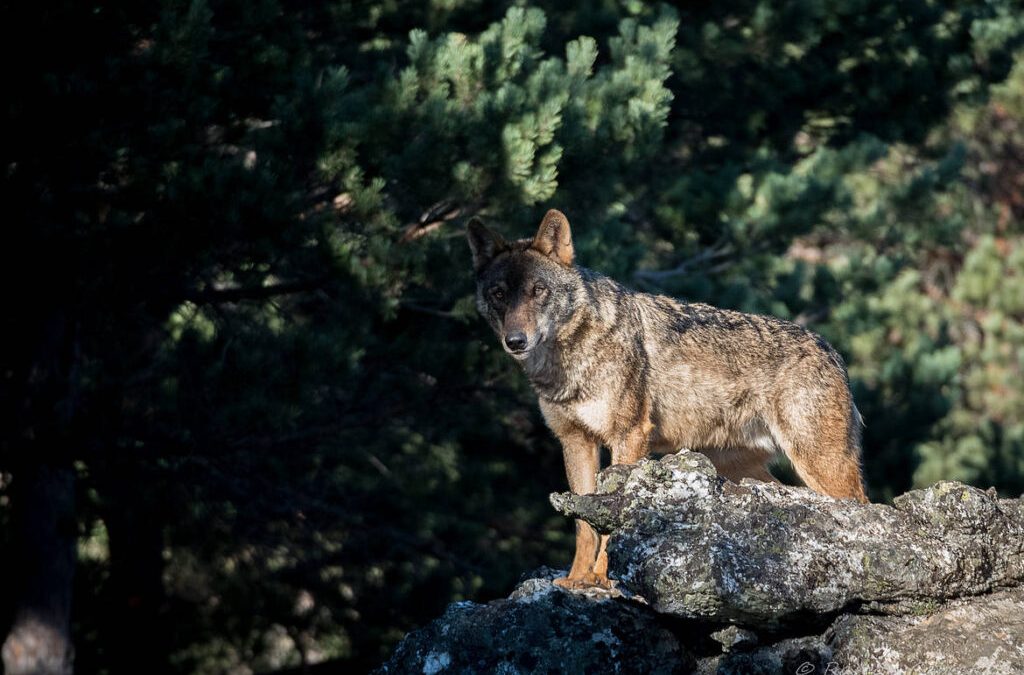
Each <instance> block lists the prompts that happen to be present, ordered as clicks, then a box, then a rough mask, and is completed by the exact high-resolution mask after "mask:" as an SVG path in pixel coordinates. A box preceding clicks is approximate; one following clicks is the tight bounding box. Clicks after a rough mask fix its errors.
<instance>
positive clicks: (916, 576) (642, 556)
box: [552, 451, 1024, 628]
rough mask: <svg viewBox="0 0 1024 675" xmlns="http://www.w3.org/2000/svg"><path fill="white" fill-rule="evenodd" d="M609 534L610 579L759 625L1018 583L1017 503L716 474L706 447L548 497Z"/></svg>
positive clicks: (662, 603)
mask: <svg viewBox="0 0 1024 675" xmlns="http://www.w3.org/2000/svg"><path fill="white" fill-rule="evenodd" d="M552 503H553V504H554V505H555V508H557V509H558V510H559V511H561V512H562V513H565V514H566V515H570V516H574V517H580V518H583V519H584V520H587V521H589V522H591V523H592V524H593V525H594V526H595V527H597V528H598V529H599V530H601V531H602V532H613V533H614V534H613V536H612V537H611V538H610V540H609V546H608V552H609V561H610V568H609V569H610V575H611V576H612V577H614V578H617V579H618V580H619V581H620V583H621V584H622V585H623V586H625V588H626V589H628V590H629V591H632V592H634V593H636V594H638V595H640V596H643V597H644V598H646V600H647V601H648V602H649V603H650V605H651V607H653V608H654V609H655V610H656V611H658V612H660V613H666V614H672V615H675V616H679V617H684V618H689V619H704V620H713V621H720V622H732V623H737V624H740V625H748V626H754V627H760V628H764V627H775V626H778V625H780V624H784V623H799V622H801V621H805V620H806V619H807V617H822V616H824V617H828V616H830V615H831V614H834V613H836V612H839V611H842V610H852V611H856V610H857V608H858V607H861V606H866V605H870V607H871V608H872V609H873V610H876V611H877V610H880V611H888V612H892V613H907V612H915V611H919V609H920V608H921V607H922V606H924V607H934V606H935V605H936V604H937V603H939V602H942V601H945V600H948V599H951V598H958V597H963V596H970V595H978V594H980V593H986V592H989V591H992V590H994V589H998V588H1002V587H1007V586H1013V585H1016V584H1019V583H1020V582H1021V581H1022V580H1024V519H1022V518H1021V507H1020V503H1019V500H1000V499H997V498H996V496H995V495H994V493H989V492H984V491H982V490H978V489H977V488H973V487H968V486H966V485H962V484H959V483H951V482H943V483H939V484H937V485H935V486H934V487H931V488H928V489H927V490H917V491H914V492H909V493H907V494H905V495H903V496H901V497H898V498H897V499H896V500H895V503H894V505H893V506H887V505H883V504H868V505H865V504H859V503H855V502H852V501H838V500H834V499H831V498H829V497H825V496H822V495H819V494H817V493H814V492H812V491H811V490H808V489H806V488H796V487H787V486H782V485H777V484H771V483H760V482H756V481H747V480H745V481H744V482H743V483H742V484H741V485H735V484H733V483H731V482H729V481H726V480H725V479H724V478H721V477H719V476H718V475H717V474H716V472H715V469H714V467H713V466H712V465H711V463H710V462H709V461H708V460H707V458H705V457H704V456H703V455H701V454H698V453H691V452H686V451H683V452H681V453H679V454H676V455H668V456H666V457H664V458H662V459H661V460H659V461H655V460H644V461H642V462H640V463H639V464H636V465H634V466H619V467H612V469H609V470H608V471H606V472H604V474H603V476H602V481H601V483H600V489H599V493H598V494H595V495H583V496H579V495H570V494H568V493H565V494H559V495H552Z"/></svg>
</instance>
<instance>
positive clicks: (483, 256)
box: [466, 216, 508, 272]
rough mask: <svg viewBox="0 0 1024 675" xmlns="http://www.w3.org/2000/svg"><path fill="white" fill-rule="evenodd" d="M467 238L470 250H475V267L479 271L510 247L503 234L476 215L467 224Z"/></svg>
mask: <svg viewBox="0 0 1024 675" xmlns="http://www.w3.org/2000/svg"><path fill="white" fill-rule="evenodd" d="M466 239H468V240H469V250H471V251H472V252H473V269H474V270H476V271H477V272H479V271H480V270H482V269H483V268H484V267H485V266H486V265H487V263H489V262H490V261H491V259H492V258H494V256H496V255H498V254H499V253H501V252H502V251H504V250H505V249H506V248H508V244H507V243H506V242H505V240H504V239H502V238H501V235H500V234H498V233H497V232H495V231H493V230H491V229H490V228H488V227H487V226H486V225H484V224H483V222H482V221H481V220H480V219H479V218H477V217H476V216H473V218H471V219H470V221H469V224H468V225H466Z"/></svg>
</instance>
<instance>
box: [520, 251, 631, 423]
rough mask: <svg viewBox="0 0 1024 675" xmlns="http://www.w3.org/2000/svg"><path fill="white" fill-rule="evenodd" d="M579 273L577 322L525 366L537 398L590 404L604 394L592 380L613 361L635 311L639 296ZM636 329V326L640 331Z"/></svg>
mask: <svg viewBox="0 0 1024 675" xmlns="http://www.w3.org/2000/svg"><path fill="white" fill-rule="evenodd" d="M577 269H578V271H579V272H580V279H581V281H582V284H581V285H580V287H579V288H578V289H575V290H574V293H577V294H580V295H581V296H582V297H579V298H578V300H577V301H575V302H573V305H574V306H575V309H574V311H573V312H572V315H571V317H570V318H569V320H568V321H567V322H565V324H564V325H563V326H561V327H560V328H559V330H558V332H557V333H556V334H555V335H552V336H551V337H549V338H548V339H547V340H545V341H544V343H542V344H540V345H538V347H537V349H536V351H535V353H533V354H531V355H530V357H529V358H527V359H526V360H525V361H524V362H523V368H524V370H525V371H526V375H527V377H528V378H529V380H530V383H531V384H532V385H533V388H534V389H535V390H536V392H537V395H538V396H540V397H541V398H544V399H547V400H549V401H552V402H558V403H570V402H575V401H582V400H586V399H587V398H589V397H590V395H591V393H592V392H593V391H597V390H600V389H602V387H603V383H601V382H598V381H595V378H593V377H591V376H592V375H593V374H594V373H595V371H597V370H598V369H599V367H600V366H601V365H602V364H603V363H604V362H605V360H606V358H610V357H611V355H610V354H606V352H611V351H618V350H615V347H614V346H615V345H616V344H617V343H618V342H619V340H617V337H618V335H617V334H618V333H620V332H621V328H622V324H623V322H624V321H625V319H626V317H628V316H629V315H630V314H632V313H634V311H635V303H634V301H633V295H634V291H631V290H629V289H627V288H625V287H624V286H622V285H620V284H619V283H617V282H615V281H613V280H612V279H610V278H608V277H605V276H603V275H600V274H598V273H596V272H593V271H591V270H588V269H585V268H577ZM636 327H637V324H636V323H634V324H633V326H632V328H633V330H634V331H635V330H636ZM641 356H642V355H641V354H636V357H638V358H640V357H641ZM619 358H621V356H619Z"/></svg>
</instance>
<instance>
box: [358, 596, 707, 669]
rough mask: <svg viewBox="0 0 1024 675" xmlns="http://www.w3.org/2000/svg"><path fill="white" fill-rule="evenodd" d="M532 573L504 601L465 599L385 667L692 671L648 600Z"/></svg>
mask: <svg viewBox="0 0 1024 675" xmlns="http://www.w3.org/2000/svg"><path fill="white" fill-rule="evenodd" d="M613 595H614V594H610V593H608V592H607V591H601V590H598V589H595V590H593V591H590V592H580V593H574V592H570V591H566V590H564V589H562V588H560V587H558V586H555V585H554V584H552V583H551V581H550V579H529V580H527V581H525V582H523V583H522V584H520V585H519V587H518V588H516V590H515V591H514V592H513V593H512V595H510V596H509V597H508V599H506V600H495V601H494V602H490V603H488V604H486V605H480V604H476V603H472V602H459V603H455V604H453V605H450V606H449V607H448V610H447V611H446V612H445V613H444V615H443V616H442V617H441V618H439V619H437V620H435V621H434V622H433V623H432V624H430V625H429V626H427V627H426V628H423V629H421V630H418V631H415V632H413V633H410V634H409V635H408V636H407V637H406V638H405V639H404V640H403V641H402V643H401V644H400V645H399V646H398V649H397V650H396V651H395V653H394V655H393V656H392V657H391V659H390V660H389V661H388V662H387V663H386V664H384V665H383V666H382V667H381V668H380V670H379V671H378V672H380V673H423V674H424V675H433V674H434V673H441V672H444V673H506V674H508V675H511V674H513V673H523V674H524V675H525V674H526V673H618V672H622V673H629V672H637V669H638V668H639V669H640V671H642V672H650V673H689V672H692V671H693V669H694V663H695V662H694V659H693V657H692V656H691V655H690V654H689V653H688V652H687V651H685V650H684V649H683V648H682V647H681V646H680V644H679V641H678V640H677V639H676V637H675V636H674V635H673V634H672V633H671V632H670V631H668V630H667V629H666V628H664V627H662V626H661V625H660V619H659V617H658V616H657V615H656V614H655V613H654V612H652V611H651V610H650V609H649V608H647V607H646V606H644V605H643V604H642V603H640V602H637V601H633V600H627V599H624V598H621V597H613Z"/></svg>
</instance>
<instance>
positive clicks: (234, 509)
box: [0, 0, 1024, 673]
mask: <svg viewBox="0 0 1024 675" xmlns="http://www.w3.org/2000/svg"><path fill="white" fill-rule="evenodd" d="M19 4H20V3H14V4H5V5H4V6H3V9H2V10H0V11H2V17H3V18H2V21H0V24H2V28H0V30H2V32H3V33H4V35H3V37H4V39H3V45H4V46H3V49H4V63H5V71H6V72H7V86H6V89H7V93H6V97H5V103H4V112H5V117H6V120H5V124H4V128H5V137H6V138H5V141H4V143H3V144H2V149H0V153H2V155H3V165H2V169H3V174H2V177H0V189H2V195H3V205H4V218H3V220H4V222H6V223H7V225H6V226H5V227H4V230H3V235H2V236H3V237H4V242H3V245H2V255H3V269H4V274H5V277H6V281H7V283H6V285H5V288H6V293H5V298H6V302H5V305H6V306H5V310H6V311H5V316H6V317H7V320H6V321H5V325H7V329H6V331H5V332H6V334H7V335H6V337H7V338H8V339H9V340H10V342H11V346H10V347H9V348H8V349H5V350H4V352H3V356H2V359H3V369H2V371H0V373H2V377H3V379H2V392H0V405H2V411H0V415H3V417H4V419H3V425H2V433H3V436H2V441H0V442H2V445H0V550H3V551H5V552H12V553H11V555H7V554H5V555H4V556H3V557H2V559H0V574H2V576H0V578H2V579H4V583H5V586H6V588H5V590H4V592H2V593H0V633H3V634H6V633H7V629H8V628H9V627H10V626H12V625H16V624H17V623H18V621H20V620H21V619H20V618H19V617H24V616H25V612H26V611H27V610H31V609H32V608H33V607H35V608H36V609H39V608H40V607H43V608H48V609H47V611H49V612H50V613H51V614H52V615H53V616H55V617H56V619H55V622H56V623H55V625H58V626H60V625H62V624H61V620H62V619H61V617H62V616H67V611H68V610H67V607H70V632H71V638H72V642H73V644H74V649H75V662H76V668H77V670H78V671H79V672H83V673H92V672H112V673H118V672H128V673H138V672H150V673H153V672H169V673H193V672H195V673H221V672H230V673H249V672H272V671H278V670H288V671H289V672H313V670H305V669H304V666H315V665H316V664H321V665H320V666H317V668H318V669H321V670H326V669H328V668H330V669H332V670H331V672H333V671H335V670H336V671H338V672H341V671H342V670H343V671H345V672H352V671H359V670H365V669H368V668H371V667H373V666H374V665H376V664H378V663H379V662H380V661H381V660H382V659H383V657H384V656H385V655H386V654H387V652H388V650H389V649H390V647H391V646H393V645H394V644H395V642H396V641H397V640H398V639H400V638H401V636H402V635H403V633H404V632H405V631H407V630H409V629H411V628H414V627H416V626H417V625H420V624H422V623H424V622H426V621H427V620H429V619H431V618H433V617H434V616H436V615H437V614H438V613H439V612H440V611H441V609H442V608H443V607H444V605H445V604H446V603H448V602H450V601H455V600H462V599H490V598H494V597H497V596H500V595H504V594H506V593H507V592H508V591H509V590H510V588H511V587H512V585H513V584H514V583H515V581H516V580H517V579H518V578H519V576H520V575H521V574H522V573H524V572H526V571H528V570H530V569H532V568H534V567H536V566H538V565H541V564H552V565H560V564H563V563H565V562H567V561H568V560H569V556H570V549H571V545H572V541H571V525H570V523H568V522H566V521H565V520H563V519H562V518H560V517H557V516H555V514H554V513H553V512H552V511H551V509H550V508H549V506H548V504H547V494H548V493H549V492H551V491H553V490H560V489H564V480H565V479H564V473H563V470H562V466H561V455H560V451H559V448H558V446H557V443H556V441H555V440H554V439H553V437H552V436H551V434H550V433H549V432H548V431H547V430H546V429H545V428H544V426H543V423H542V421H541V420H540V417H539V414H538V412H537V410H536V406H535V402H534V399H533V396H532V394H531V392H530V390H529V387H528V386H527V384H526V382H525V380H524V378H523V376H522V375H521V374H520V373H519V372H518V369H517V368H516V366H515V365H514V364H513V363H512V362H511V361H510V360H509V359H507V358H506V357H505V356H504V354H503V352H502V350H501V349H500V347H499V345H498V343H497V341H496V340H495V338H494V337H493V336H492V335H491V334H490V333H489V331H488V329H487V328H486V326H485V325H484V324H483V322H482V321H481V320H479V318H477V317H476V315H475V310H474V308H473V300H472V293H473V287H472V278H471V272H470V261H469V252H468V250H467V247H466V244H465V241H464V238H463V226H464V224H465V222H466V220H467V219H468V218H469V217H470V216H472V215H480V216H482V217H484V218H485V219H486V220H488V221H489V222H491V223H492V224H494V225H495V226H496V227H498V228H499V229H502V230H503V231H505V232H507V233H509V234H511V235H517V236H526V235H527V234H529V233H530V232H531V231H532V229H533V228H534V227H535V226H536V223H537V222H538V221H539V218H540V216H541V214H542V213H543V212H544V211H545V210H546V209H548V208H552V207H557V208H560V209H562V210H564V211H565V212H566V213H567V214H568V216H569V218H570V220H571V221H572V223H573V227H574V233H575V237H576V245H577V253H578V260H579V261H580V262H581V263H582V264H584V265H586V266H588V267H592V268H595V269H597V270H600V271H603V272H605V273H608V274H610V275H612V276H614V277H616V278H618V279H619V280H621V281H624V282H627V283H629V284H631V285H633V286H634V287H636V288H639V289H642V290H646V291H651V292H660V293H667V294H672V295H675V296H678V297H680V298H684V299H688V300H694V301H705V302H710V303H713V304H716V305H719V306H723V307H730V308H735V309H740V310H745V311H753V312H762V313H771V314H774V315H777V316H781V317H784V318H788V319H792V320H795V321H797V322H799V323H802V324H804V325H807V326H808V327H810V328H812V329H813V330H815V331H818V332H820V333H821V334H823V335H824V336H825V337H827V338H828V339H829V340H830V341H831V342H832V343H833V344H834V345H835V346H836V347H837V348H838V349H839V350H840V351H841V352H842V353H843V354H844V356H845V357H846V358H847V361H848V362H849V364H850V373H851V376H852V380H853V386H854V388H855V396H856V399H857V401H858V404H859V406H860V409H861V411H862V412H863V414H864V417H865V418H866V421H867V430H866V436H865V442H864V446H865V448H864V450H865V465H866V474H867V480H868V483H869V488H870V493H871V496H872V498H873V499H874V500H879V501H882V500H887V499H890V498H891V497H892V496H894V495H896V494H899V493H901V492H903V491H905V490H907V489H910V488H912V487H915V486H922V485H927V484H930V483H932V482H934V481H936V480H939V479H943V478H947V479H956V480H961V481H966V482H968V483H971V484H975V485H979V486H983V487H988V486H990V485H991V486H995V487H996V489H998V490H999V491H1000V492H1001V493H1003V494H1005V495H1011V496H1015V495H1017V494H1019V493H1020V492H1021V491H1022V490H1024V385H1022V380H1024V40H1022V38H1024V14H1022V13H1021V11H1020V8H1019V6H1018V4H1017V3H1016V2H1015V1H1013V0H959V1H956V0H951V1H946V2H939V1H937V0H902V1H900V2H895V1H893V0H839V1H835V2H825V1H823V0H783V1H781V2H771V1H769V0H730V1H725V2H723V1H719V2H702V1H695V2H686V3H679V4H678V5H677V6H676V7H669V6H667V5H659V4H649V3H644V2H640V1H639V0H581V1H580V2H575V3H562V2H535V3H519V2H515V3H508V2H500V3H499V2H493V3H491V2H483V1H482V0H429V1H423V2H407V1H403V0H374V1H369V2H351V1H346V0H334V1H327V2H317V3H308V2H290V1H287V0H255V1H249V2H240V1H238V0H164V1H162V2H153V3H137V2H92V3H82V2H70V1H64V2H50V3H39V4H36V5H29V4H27V3H26V4H23V6H18V5H19ZM75 559H76V560H77V563H76V565H75V568H74V569H75V572H74V575H73V576H72V575H71V572H70V569H71V567H70V565H69V564H58V563H60V562H61V561H65V562H68V561H71V560H75ZM6 656H7V654H5V657H6ZM6 663H7V668H8V672H10V673H13V672H17V670H16V664H15V663H14V661H13V660H12V659H7V661H6ZM292 669H294V670H292Z"/></svg>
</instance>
